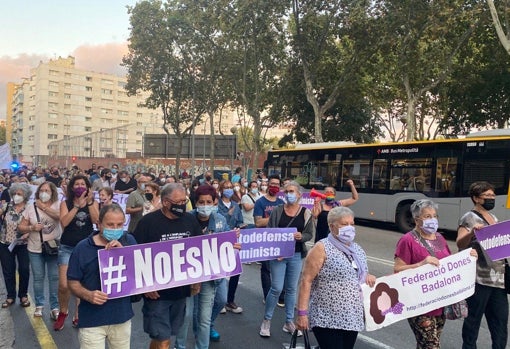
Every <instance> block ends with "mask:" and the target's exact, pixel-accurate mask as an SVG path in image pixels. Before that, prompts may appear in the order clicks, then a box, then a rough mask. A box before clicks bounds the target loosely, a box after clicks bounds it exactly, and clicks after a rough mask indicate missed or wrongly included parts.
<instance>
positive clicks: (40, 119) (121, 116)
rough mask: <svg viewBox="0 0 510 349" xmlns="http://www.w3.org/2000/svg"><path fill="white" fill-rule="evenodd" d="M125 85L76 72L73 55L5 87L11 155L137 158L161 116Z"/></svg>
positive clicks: (25, 158) (205, 129) (202, 129)
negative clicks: (11, 86)
mask: <svg viewBox="0 0 510 349" xmlns="http://www.w3.org/2000/svg"><path fill="white" fill-rule="evenodd" d="M126 83H127V78H126V77H122V76H116V75H111V74H105V73H97V72H93V71H86V70H81V69H77V68H76V67H75V60H74V57H67V58H60V57H59V58H58V59H54V60H50V61H49V62H41V63H40V64H39V65H38V66H37V67H35V68H33V69H31V71H30V77H28V78H24V79H23V81H22V82H21V83H19V84H14V88H11V89H8V101H10V106H8V108H10V110H8V113H7V128H8V129H9V130H11V132H12V136H11V139H10V142H11V149H12V153H13V155H14V156H16V157H17V159H18V160H19V161H21V162H23V163H26V164H34V165H40V164H43V165H44V164H45V163H46V161H47V160H48V159H50V158H52V157H53V158H56V157H68V158H70V157H75V156H76V157H80V158H82V157H96V158H97V157H116V158H124V157H126V155H128V154H129V155H131V156H133V155H135V156H136V155H137V154H138V155H139V156H142V152H143V144H142V142H143V135H144V134H161V133H164V131H163V128H162V125H163V121H162V113H161V111H160V110H153V109H148V108H143V107H140V104H142V103H143V102H144V100H145V97H146V96H145V95H144V94H138V95H137V96H128V95H127V93H126V91H125V90H124V86H126ZM11 85H12V84H11ZM225 115H227V116H225ZM238 119H239V118H238V117H237V116H236V114H235V113H234V112H230V113H225V112H223V118H222V121H221V123H220V122H216V121H215V123H214V124H215V134H218V133H223V134H227V135H231V129H232V127H233V126H239V125H240V123H239V121H238ZM203 123H205V125H203V124H198V125H197V126H196V127H195V134H204V135H205V134H209V121H208V119H207V118H206V119H205V120H204V121H203ZM220 128H221V130H220ZM288 130H289V128H288V127H283V126H280V127H275V128H272V129H270V130H269V132H268V134H267V135H266V136H267V137H275V136H276V137H281V136H283V135H284V134H285V133H286V132H288ZM220 131H221V132H220Z"/></svg>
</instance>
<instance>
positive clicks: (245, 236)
mask: <svg viewBox="0 0 510 349" xmlns="http://www.w3.org/2000/svg"><path fill="white" fill-rule="evenodd" d="M296 231H297V230H296V228H256V229H243V230H241V235H240V236H239V242H240V243H241V251H239V254H240V255H241V262H243V263H246V262H258V261H267V260H270V259H276V258H279V257H292V256H293V255H294V250H295V248H294V247H295V245H296V240H294V233H295V232H296Z"/></svg>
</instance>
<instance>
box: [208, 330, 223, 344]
mask: <svg viewBox="0 0 510 349" xmlns="http://www.w3.org/2000/svg"><path fill="white" fill-rule="evenodd" d="M220 337H221V336H220V334H219V333H218V331H216V330H215V329H214V328H213V327H211V332H210V334H209V338H210V339H211V341H213V342H219V341H220Z"/></svg>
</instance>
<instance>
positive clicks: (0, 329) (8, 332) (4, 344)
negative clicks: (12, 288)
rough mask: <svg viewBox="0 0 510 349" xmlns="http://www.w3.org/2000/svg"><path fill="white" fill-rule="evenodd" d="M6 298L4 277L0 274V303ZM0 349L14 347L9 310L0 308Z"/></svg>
mask: <svg viewBox="0 0 510 349" xmlns="http://www.w3.org/2000/svg"><path fill="white" fill-rule="evenodd" d="M6 297H7V292H6V290H5V283H4V276H3V274H2V273H1V272H0V303H3V302H4V300H5V299H6ZM0 333H1V334H2V335H1V336H0V348H1V349H12V346H13V345H14V324H13V322H12V316H11V311H10V309H2V308H0Z"/></svg>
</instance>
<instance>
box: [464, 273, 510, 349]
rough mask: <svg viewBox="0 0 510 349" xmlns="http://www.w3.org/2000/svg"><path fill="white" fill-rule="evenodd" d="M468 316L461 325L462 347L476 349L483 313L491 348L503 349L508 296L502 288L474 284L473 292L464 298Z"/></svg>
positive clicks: (506, 333)
mask: <svg viewBox="0 0 510 349" xmlns="http://www.w3.org/2000/svg"><path fill="white" fill-rule="evenodd" d="M466 301H467V304H468V317H467V318H465V319H464V324H463V325H462V341H463V342H462V348H463V349H476V341H477V339H478V331H479V330H480V323H481V321H482V317H483V315H484V314H485V319H486V320H487V326H488V327H489V332H490V333H491V338H492V349H505V348H506V343H507V340H508V297H507V294H506V292H505V290H504V289H502V288H496V287H490V286H484V285H480V284H478V283H476V284H475V293H474V294H473V295H472V296H471V297H469V298H468V299H466Z"/></svg>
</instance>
